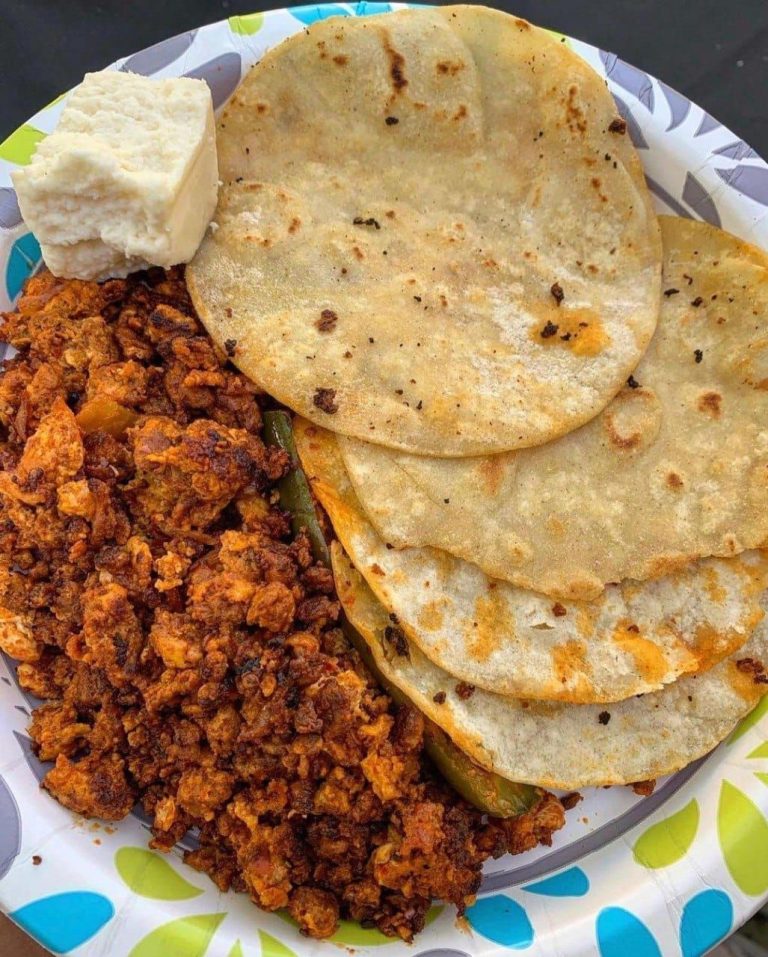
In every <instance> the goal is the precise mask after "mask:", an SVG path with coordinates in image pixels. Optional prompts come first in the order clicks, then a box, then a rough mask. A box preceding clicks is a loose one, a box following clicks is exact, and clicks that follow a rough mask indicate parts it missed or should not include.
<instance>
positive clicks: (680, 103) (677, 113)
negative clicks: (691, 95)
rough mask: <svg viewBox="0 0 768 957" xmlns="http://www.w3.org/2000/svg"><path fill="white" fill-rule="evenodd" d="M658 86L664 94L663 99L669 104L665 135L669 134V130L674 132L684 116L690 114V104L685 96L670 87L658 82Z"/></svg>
mask: <svg viewBox="0 0 768 957" xmlns="http://www.w3.org/2000/svg"><path fill="white" fill-rule="evenodd" d="M659 86H660V87H661V92H662V93H663V94H664V99H665V100H666V101H667V103H668V104H669V112H670V113H671V114H672V118H671V119H670V121H669V126H668V127H667V133H669V131H670V130H676V129H677V128H678V126H680V124H681V123H682V122H683V120H684V119H685V118H686V116H688V114H689V113H690V112H691V105H692V104H691V101H690V100H689V99H688V97H687V96H683V94H682V93H678V92H677V90H673V89H672V87H671V86H667V84H666V83H662V82H661V81H659Z"/></svg>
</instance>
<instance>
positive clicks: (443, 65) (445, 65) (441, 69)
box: [437, 60, 464, 76]
mask: <svg viewBox="0 0 768 957" xmlns="http://www.w3.org/2000/svg"><path fill="white" fill-rule="evenodd" d="M463 69H464V63H463V62H462V61H461V60H458V61H456V62H452V61H451V60H440V62H439V63H438V64H437V72H438V73H442V74H443V76H456V74H457V73H458V72H459V71H460V70H463Z"/></svg>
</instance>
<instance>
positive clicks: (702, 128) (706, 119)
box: [693, 113, 723, 136]
mask: <svg viewBox="0 0 768 957" xmlns="http://www.w3.org/2000/svg"><path fill="white" fill-rule="evenodd" d="M722 125H723V124H722V123H718V121H717V120H716V119H715V118H714V116H710V115H709V113H705V114H704V116H703V117H702V120H701V123H699V128H698V129H697V130H696V132H695V133H694V134H693V135H694V136H704V134H705V133H711V132H712V130H716V129H719V128H720V127H721V126H722Z"/></svg>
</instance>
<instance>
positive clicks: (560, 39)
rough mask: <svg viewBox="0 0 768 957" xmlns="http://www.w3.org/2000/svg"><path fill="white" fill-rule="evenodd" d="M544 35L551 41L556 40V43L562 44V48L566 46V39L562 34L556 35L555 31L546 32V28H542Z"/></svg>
mask: <svg viewBox="0 0 768 957" xmlns="http://www.w3.org/2000/svg"><path fill="white" fill-rule="evenodd" d="M541 29H542V30H544V32H545V33H548V34H549V35H550V36H551V37H552V39H553V40H557V42H558V43H562V44H563V46H566V47H567V46H568V45H569V44H568V37H567V36H566V35H565V34H564V33H558V32H557V30H548V29H547V28H546V27H542V28H541Z"/></svg>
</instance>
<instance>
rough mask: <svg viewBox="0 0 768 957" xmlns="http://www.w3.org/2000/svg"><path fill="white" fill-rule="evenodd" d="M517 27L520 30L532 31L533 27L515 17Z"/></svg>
mask: <svg viewBox="0 0 768 957" xmlns="http://www.w3.org/2000/svg"><path fill="white" fill-rule="evenodd" d="M515 26H516V27H517V28H518V30H530V29H531V25H530V23H528V21H527V20H523V19H521V18H520V17H515Z"/></svg>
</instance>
